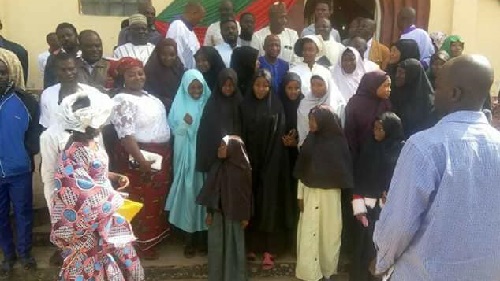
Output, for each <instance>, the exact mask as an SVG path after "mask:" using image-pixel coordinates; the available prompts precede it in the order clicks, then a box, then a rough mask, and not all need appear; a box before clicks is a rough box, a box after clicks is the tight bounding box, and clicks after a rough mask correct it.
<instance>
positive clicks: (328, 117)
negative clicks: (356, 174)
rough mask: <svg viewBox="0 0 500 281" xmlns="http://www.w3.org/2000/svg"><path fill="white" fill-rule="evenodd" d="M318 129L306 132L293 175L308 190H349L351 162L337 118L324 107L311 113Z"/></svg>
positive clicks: (317, 107) (351, 181)
mask: <svg viewBox="0 0 500 281" xmlns="http://www.w3.org/2000/svg"><path fill="white" fill-rule="evenodd" d="M311 115H312V116H314V118H315V120H316V124H317V125H318V130H317V131H316V132H309V134H308V135H307V138H306V140H305V141H304V145H303V146H302V148H301V150H300V153H299V157H298V159H297V164H296V166H295V171H294V176H295V177H296V178H297V179H299V180H300V181H302V182H303V183H304V184H305V185H306V186H307V187H310V188H322V189H333V188H352V187H353V178H352V161H351V156H350V153H349V147H348V145H347V141H346V139H345V137H344V134H343V133H342V127H341V125H340V119H339V117H338V116H337V115H336V114H335V113H333V111H332V109H331V108H330V107H329V106H327V105H320V106H316V107H314V108H313V109H312V110H311Z"/></svg>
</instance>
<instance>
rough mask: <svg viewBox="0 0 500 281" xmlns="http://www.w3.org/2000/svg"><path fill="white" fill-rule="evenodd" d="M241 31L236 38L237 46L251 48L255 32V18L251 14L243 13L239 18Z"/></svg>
mask: <svg viewBox="0 0 500 281" xmlns="http://www.w3.org/2000/svg"><path fill="white" fill-rule="evenodd" d="M240 23H241V30H240V36H239V37H238V46H252V37H253V34H254V32H255V16H254V15H253V14H252V13H248V12H247V13H243V14H241V16H240Z"/></svg>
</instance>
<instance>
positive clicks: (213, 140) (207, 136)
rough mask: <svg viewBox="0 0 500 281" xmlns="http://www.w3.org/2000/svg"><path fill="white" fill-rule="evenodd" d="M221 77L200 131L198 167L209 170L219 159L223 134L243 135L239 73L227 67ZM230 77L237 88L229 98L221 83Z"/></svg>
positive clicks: (203, 117)
mask: <svg viewBox="0 0 500 281" xmlns="http://www.w3.org/2000/svg"><path fill="white" fill-rule="evenodd" d="M218 78H219V79H218V83H217V87H216V88H215V89H214V91H213V93H212V96H211V97H210V99H208V102H207V105H206V106H205V109H204V110H203V115H202V117H201V121H200V128H199V130H198V141H197V145H198V147H197V150H196V156H197V157H196V168H197V170H198V171H200V172H208V171H209V170H210V167H211V166H212V164H213V163H214V162H216V160H217V148H218V147H219V145H220V141H221V138H222V137H224V136H226V135H240V134H241V120H240V111H239V105H240V103H241V101H242V100H243V96H242V95H241V93H240V91H239V89H238V87H237V85H238V78H237V75H236V72H234V70H232V69H230V68H226V69H224V70H222V71H221V72H220V73H219V77H218ZM227 80H231V81H232V82H233V84H234V89H235V91H234V93H233V95H232V96H230V97H227V96H225V95H224V94H223V93H222V86H223V85H224V83H226V81H227Z"/></svg>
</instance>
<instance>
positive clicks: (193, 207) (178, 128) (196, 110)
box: [165, 69, 211, 233]
mask: <svg viewBox="0 0 500 281" xmlns="http://www.w3.org/2000/svg"><path fill="white" fill-rule="evenodd" d="M194 80H198V81H200V82H201V84H202V86H203V93H202V95H201V97H200V98H199V99H197V100H195V99H193V98H192V97H191V96H190V95H189V92H188V89H189V85H190V84H191V83H192V82H193V81H194ZM210 95H211V92H210V89H209V88H208V86H207V83H206V82H205V79H203V75H202V74H201V72H199V71H198V70H195V69H191V70H188V71H186V73H184V76H183V77H182V81H181V85H180V87H179V89H178V90H177V95H175V99H174V103H173V104H172V109H171V110H170V113H169V115H168V122H169V125H170V128H171V129H172V131H173V134H174V162H173V165H174V171H175V173H174V182H173V183H172V187H171V190H170V193H169V195H168V199H167V204H166V208H165V209H166V210H167V211H170V217H169V221H170V223H171V224H173V225H175V226H176V227H178V228H180V229H182V230H184V231H186V232H189V233H193V232H197V231H203V230H206V229H207V227H206V224H205V216H206V211H205V208H204V207H202V206H200V205H197V204H196V197H197V196H198V194H199V193H200V190H201V188H202V187H203V184H204V181H205V175H204V174H203V173H200V172H197V171H196V169H195V167H196V136H197V133H198V128H199V126H200V119H201V116H202V114H203V109H204V107H205V105H206V103H207V101H208V98H209V97H210ZM186 113H189V115H191V117H192V119H193V123H192V124H191V125H188V124H187V123H186V122H185V121H184V116H185V115H186Z"/></svg>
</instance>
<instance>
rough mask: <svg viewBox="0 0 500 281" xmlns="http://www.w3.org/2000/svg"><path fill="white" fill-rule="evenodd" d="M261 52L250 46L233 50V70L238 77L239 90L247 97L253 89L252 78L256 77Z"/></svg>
mask: <svg viewBox="0 0 500 281" xmlns="http://www.w3.org/2000/svg"><path fill="white" fill-rule="evenodd" d="M258 57H259V51H258V50H256V49H254V48H252V47H250V46H241V47H237V48H236V49H234V50H233V54H232V55H231V68H232V69H234V71H236V73H237V74H238V77H240V79H239V81H238V88H239V89H240V92H241V93H242V94H243V95H244V96H246V95H247V92H248V91H250V90H251V89H249V88H251V87H250V86H249V85H251V80H252V79H251V78H250V77H253V76H254V75H255V71H256V66H257V65H256V64H257V58H258Z"/></svg>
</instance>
